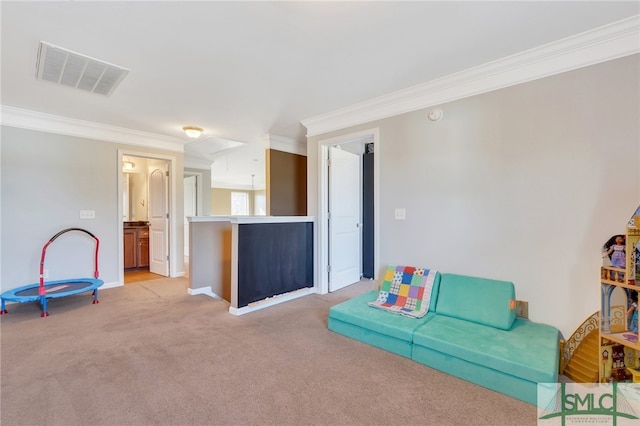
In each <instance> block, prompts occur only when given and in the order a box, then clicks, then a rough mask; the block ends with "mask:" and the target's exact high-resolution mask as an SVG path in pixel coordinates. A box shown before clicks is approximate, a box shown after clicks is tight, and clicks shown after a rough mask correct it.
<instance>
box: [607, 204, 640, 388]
mask: <svg viewBox="0 0 640 426" xmlns="http://www.w3.org/2000/svg"><path fill="white" fill-rule="evenodd" d="M603 249H604V250H603V251H604V253H603V259H604V262H603V266H602V267H601V270H600V290H601V307H600V351H599V352H600V355H599V356H600V363H599V365H600V367H599V368H600V371H599V377H600V381H601V382H603V383H612V382H634V383H640V342H639V341H638V320H637V317H638V306H637V304H638V303H637V300H638V298H637V295H638V290H640V206H639V207H638V208H637V209H636V211H635V213H634V215H633V216H632V217H631V219H630V220H629V222H628V223H627V226H626V232H625V234H620V235H614V236H613V237H611V239H609V241H607V243H606V244H605V246H604V247H603Z"/></svg>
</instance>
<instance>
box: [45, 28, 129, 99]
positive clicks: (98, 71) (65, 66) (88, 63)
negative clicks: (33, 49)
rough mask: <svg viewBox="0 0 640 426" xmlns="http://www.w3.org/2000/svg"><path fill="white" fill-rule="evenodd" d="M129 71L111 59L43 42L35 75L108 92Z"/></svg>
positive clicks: (98, 91)
mask: <svg viewBox="0 0 640 426" xmlns="http://www.w3.org/2000/svg"><path fill="white" fill-rule="evenodd" d="M128 72H129V70H128V69H126V68H123V67H120V66H118V65H113V64H110V63H108V62H104V61H100V60H98V59H94V58H90V57H88V56H84V55H80V54H79V53H75V52H72V51H70V50H67V49H63V48H61V47H58V46H54V45H53V44H49V43H45V42H43V41H41V42H40V48H39V49H38V63H37V65H36V77H37V78H38V79H40V80H47V81H52V82H54V83H59V84H62V85H64V86H69V87H77V88H78V89H82V90H87V91H89V92H93V93H99V94H101V95H105V96H109V95H110V94H111V93H112V92H113V91H114V89H115V88H116V87H117V86H118V84H120V82H121V81H122V79H123V78H124V77H125V76H126V75H127V73H128Z"/></svg>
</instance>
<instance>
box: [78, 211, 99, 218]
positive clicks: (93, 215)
mask: <svg viewBox="0 0 640 426" xmlns="http://www.w3.org/2000/svg"><path fill="white" fill-rule="evenodd" d="M95 218H96V211H95V210H80V219H95Z"/></svg>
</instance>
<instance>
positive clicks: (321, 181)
mask: <svg viewBox="0 0 640 426" xmlns="http://www.w3.org/2000/svg"><path fill="white" fill-rule="evenodd" d="M355 141H360V142H361V143H362V144H365V143H373V144H374V146H375V152H376V154H377V155H375V156H374V157H373V198H374V200H373V206H374V207H373V215H374V219H373V224H374V225H373V227H374V231H373V232H374V235H373V241H374V243H373V244H374V247H373V257H374V259H373V265H374V270H373V272H374V274H373V275H374V279H377V278H378V268H379V258H380V250H379V247H380V244H379V241H380V194H379V192H380V181H379V179H380V173H379V171H380V154H379V152H380V131H379V129H378V128H373V129H368V130H362V131H359V132H354V133H349V134H346V135H341V136H336V137H332V138H328V139H322V140H320V141H318V221H317V228H318V231H317V238H318V243H317V247H318V257H317V259H318V263H317V281H316V282H317V283H318V286H317V292H318V293H320V294H326V293H328V292H329V272H328V271H327V266H328V264H329V226H328V213H329V212H328V210H329V209H328V207H329V179H328V177H329V173H328V167H327V163H328V161H327V157H328V153H329V147H330V146H335V145H341V144H345V143H349V142H355Z"/></svg>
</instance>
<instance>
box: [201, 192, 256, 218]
mask: <svg viewBox="0 0 640 426" xmlns="http://www.w3.org/2000/svg"><path fill="white" fill-rule="evenodd" d="M232 192H246V193H247V194H249V212H250V214H254V213H252V212H253V205H254V199H253V197H254V192H258V191H247V190H246V189H228V188H211V214H212V215H222V216H229V215H230V214H231V193H232Z"/></svg>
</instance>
